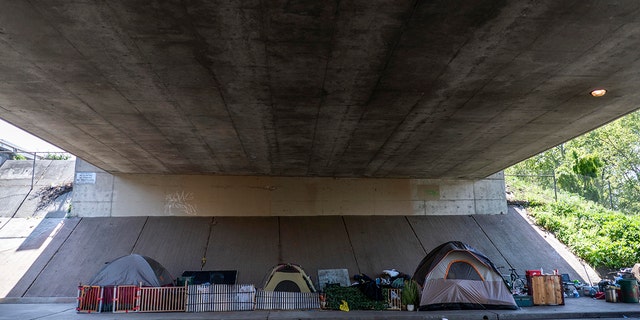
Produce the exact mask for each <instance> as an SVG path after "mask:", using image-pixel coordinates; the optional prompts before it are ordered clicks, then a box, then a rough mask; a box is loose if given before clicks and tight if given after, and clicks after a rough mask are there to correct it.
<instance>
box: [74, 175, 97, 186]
mask: <svg viewBox="0 0 640 320" xmlns="http://www.w3.org/2000/svg"><path fill="white" fill-rule="evenodd" d="M76 184H96V173H95V172H76Z"/></svg>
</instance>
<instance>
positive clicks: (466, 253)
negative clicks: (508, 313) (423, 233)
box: [413, 241, 518, 310]
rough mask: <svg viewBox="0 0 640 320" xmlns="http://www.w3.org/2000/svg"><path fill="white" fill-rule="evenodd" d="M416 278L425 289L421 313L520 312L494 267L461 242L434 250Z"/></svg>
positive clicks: (421, 302)
mask: <svg viewBox="0 0 640 320" xmlns="http://www.w3.org/2000/svg"><path fill="white" fill-rule="evenodd" d="M413 278H414V280H416V281H417V282H418V283H419V284H420V285H422V292H421V299H420V310H440V309H517V308H518V306H517V305H516V302H515V300H514V299H513V296H512V295H511V292H510V291H509V289H508V288H507V286H506V284H505V283H504V280H503V279H502V276H500V273H499V272H498V271H497V270H496V268H495V266H494V265H493V263H492V262H491V261H490V260H489V259H488V258H487V257H486V256H484V255H483V254H482V253H480V252H478V251H477V250H475V249H474V248H472V247H470V246H468V245H467V244H464V243H462V242H459V241H451V242H447V243H444V244H442V245H440V246H438V247H437V248H435V249H433V250H432V251H431V252H430V253H429V254H427V256H426V257H425V258H424V259H423V260H422V262H420V264H419V265H418V268H416V272H415V273H414V275H413Z"/></svg>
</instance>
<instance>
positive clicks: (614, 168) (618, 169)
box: [506, 111, 640, 214]
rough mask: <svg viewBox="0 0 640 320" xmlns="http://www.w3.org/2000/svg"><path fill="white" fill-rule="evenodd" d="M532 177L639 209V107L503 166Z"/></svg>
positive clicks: (623, 208)
mask: <svg viewBox="0 0 640 320" xmlns="http://www.w3.org/2000/svg"><path fill="white" fill-rule="evenodd" d="M506 173H507V174H511V175H527V176H531V177H534V178H532V182H534V183H536V184H538V185H541V186H545V187H548V188H553V187H554V186H555V187H556V188H557V189H559V190H564V191H566V192H570V193H573V194H578V195H581V196H582V197H584V198H585V199H588V200H591V201H594V202H598V203H601V204H603V205H605V206H607V207H608V208H612V209H616V210H619V211H621V212H624V213H626V214H637V213H640V111H636V112H634V113H631V114H629V115H627V116H625V117H622V118H620V119H618V120H616V121H613V122H611V123H609V124H607V125H605V126H603V127H600V128H598V129H596V130H593V131H591V132H588V133H586V134H584V135H582V136H580V137H577V138H575V139H573V140H570V141H567V142H565V143H563V144H561V145H559V146H556V147H554V148H551V149H549V150H547V151H546V152H543V153H540V154H538V155H535V156H533V157H531V158H529V159H527V160H524V161H522V162H520V163H518V164H516V165H514V166H513V167H511V168H509V169H507V170H506Z"/></svg>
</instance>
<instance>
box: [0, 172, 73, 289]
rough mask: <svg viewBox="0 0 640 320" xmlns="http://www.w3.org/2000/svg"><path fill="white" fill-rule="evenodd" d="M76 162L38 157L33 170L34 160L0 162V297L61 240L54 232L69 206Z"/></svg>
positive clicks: (62, 220) (59, 225)
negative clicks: (51, 245)
mask: <svg viewBox="0 0 640 320" xmlns="http://www.w3.org/2000/svg"><path fill="white" fill-rule="evenodd" d="M74 166H75V161H73V160H37V161H36V162H35V171H34V163H33V162H32V161H24V160H22V161H21V160H8V161H6V162H4V163H3V164H2V166H0V202H1V203H2V205H0V239H1V241H0V270H2V272H0V297H4V296H6V295H7V294H8V293H9V291H10V290H11V289H12V288H13V287H14V286H15V285H17V284H18V282H19V280H20V279H21V278H22V277H23V276H24V272H25V271H26V270H29V269H30V268H32V267H34V265H35V264H34V263H35V262H36V261H38V260H39V259H40V260H42V258H43V257H42V253H43V252H44V251H45V250H46V248H47V247H48V245H49V244H51V242H52V241H53V240H56V241H62V240H63V239H59V238H56V235H57V232H58V230H59V229H60V228H61V225H62V224H64V221H65V219H64V217H65V215H66V213H67V211H68V206H69V204H70V199H71V194H72V191H71V189H72V181H73V175H74ZM32 184H33V185H32ZM32 186H33V187H32ZM44 260H45V261H44V263H46V259H44ZM36 269H37V268H36ZM31 276H34V275H31Z"/></svg>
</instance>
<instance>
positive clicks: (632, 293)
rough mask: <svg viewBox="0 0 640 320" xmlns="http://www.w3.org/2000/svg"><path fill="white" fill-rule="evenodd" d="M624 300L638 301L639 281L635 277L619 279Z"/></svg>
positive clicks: (629, 301)
mask: <svg viewBox="0 0 640 320" xmlns="http://www.w3.org/2000/svg"><path fill="white" fill-rule="evenodd" d="M618 283H619V284H620V293H621V294H622V297H621V298H622V299H621V300H622V302H627V303H638V281H637V280H635V279H633V280H629V279H623V280H618Z"/></svg>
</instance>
